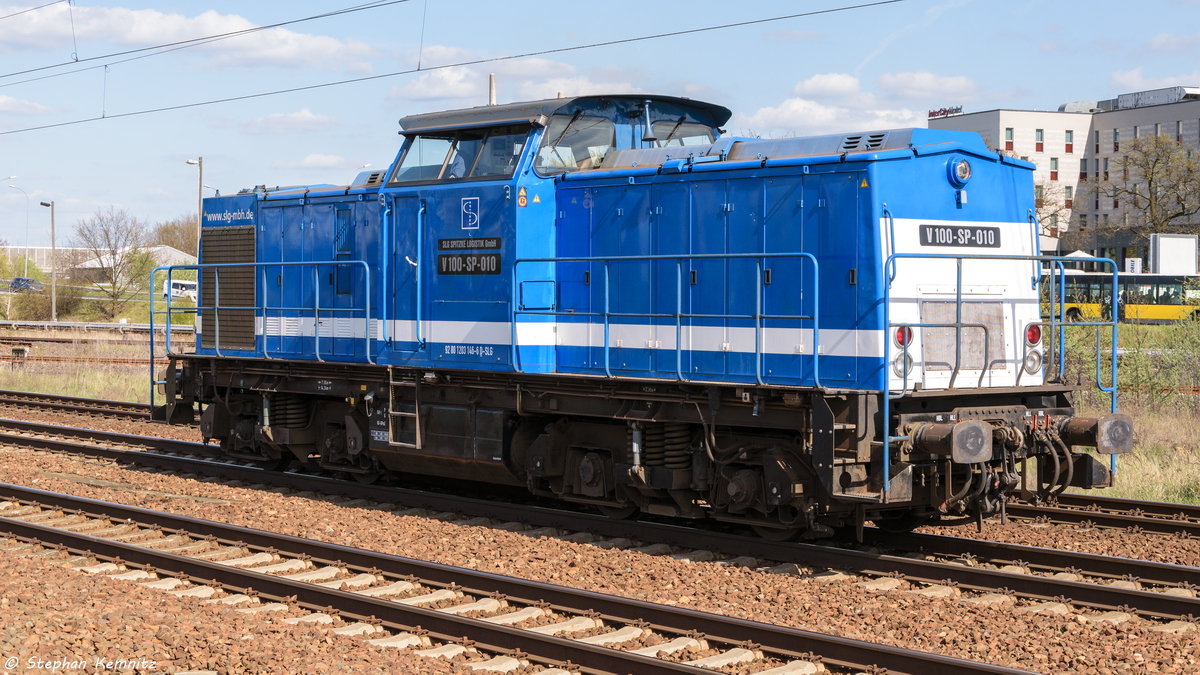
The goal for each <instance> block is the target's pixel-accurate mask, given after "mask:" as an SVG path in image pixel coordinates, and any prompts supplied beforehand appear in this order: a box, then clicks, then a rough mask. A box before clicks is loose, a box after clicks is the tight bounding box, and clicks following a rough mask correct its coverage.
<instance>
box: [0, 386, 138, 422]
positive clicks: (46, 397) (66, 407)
mask: <svg viewBox="0 0 1200 675" xmlns="http://www.w3.org/2000/svg"><path fill="white" fill-rule="evenodd" d="M0 406H2V407H16V408H32V409H35V410H52V411H56V412H70V413H85V414H89V415H103V416H105V417H118V418H122V419H132V420H144V421H149V420H150V406H148V405H146V404H145V403H130V402H129V401H106V400H99V399H90V398H79V397H75V396H58V395H55V394H31V393H29V392H24V391H7V390H0Z"/></svg>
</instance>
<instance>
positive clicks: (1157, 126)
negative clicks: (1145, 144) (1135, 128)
mask: <svg viewBox="0 0 1200 675" xmlns="http://www.w3.org/2000/svg"><path fill="white" fill-rule="evenodd" d="M1154 135H1155V136H1162V125H1161V124H1159V123H1158V122H1155V123H1154Z"/></svg>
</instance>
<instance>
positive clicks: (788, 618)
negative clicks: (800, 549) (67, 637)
mask: <svg viewBox="0 0 1200 675" xmlns="http://www.w3.org/2000/svg"><path fill="white" fill-rule="evenodd" d="M61 423H65V421H64V422H61ZM144 428H145V427H144V426H143V427H142V429H144ZM0 471H3V475H4V477H5V478H4V480H6V481H8V482H13V483H17V484H21V485H29V486H32V487H38V488H41V489H46V490H53V491H57V492H66V493H70V494H77V495H81V496H86V497H91V498H94V499H102V500H108V501H116V502H121V503H125V504H131V505H135V506H142V507H146V508H152V509H159V510H165V511H171V512H174V513H179V514H183V515H189V516H195V517H201V518H209V519H213V520H219V521H222V522H228V523H231V524H236V525H244V526H249V527H256V528H260V529H265V530H271V531H275V532H280V533H284V534H290V535H296V536H302V537H308V538H312V539H319V540H322V541H329V542H335V543H339V544H344V545H348V546H356V547H361V548H367V549H372V550H376V551H382V552H386V553H393V554H398V555H404V556H409V557H413V558H419V559H423V560H430V561H434V562H440V563H445V564H451V565H457V566H461V567H468V568H473V569H479V570H484V571H489V572H497V573H502V574H510V575H514V576H520V577H524V578H528V579H534V580H538V581H546V582H551V583H557V584H563V585H567V586H572V587H576V588H584V589H588V590H594V591H599V592H604V593H613V594H617V595H623V596H626V597H634V598H638V599H644V600H648V601H652V602H660V603H664V604H671V605H678V606H684V607H689V608H692V609H698V610H703V611H710V612H716V613H721V614H727V615H731V616H738V617H743V618H748V619H753V620H757V621H764V622H769V623H775V624H780V625H787V626H793V627H796V628H801V629H806V630H815V631H820V632H824V633H831V634H835V635H842V636H845V637H852V638H857V639H863V640H870V641H873V642H879V643H884V644H891V645H896V646H902V647H909V648H916V649H922V650H926V651H932V652H937V653H941V654H946V655H950V656H956V657H961V658H968V659H974V660H984V661H988V662H991V663H996V664H999V665H1005V666H1012V667H1018V668H1024V669H1028V670H1033V671H1037V672H1045V673H1064V672H1070V673H1088V674H1092V673H1096V674H1099V673H1127V672H1134V673H1139V672H1154V673H1200V644H1198V642H1200V641H1198V640H1197V633H1194V632H1192V633H1182V634H1174V633H1164V632H1157V631H1155V630H1153V629H1154V628H1156V627H1160V626H1161V622H1154V621H1148V620H1143V619H1137V618H1134V619H1132V620H1128V621H1124V622H1122V623H1119V624H1113V623H1109V622H1107V621H1101V622H1095V621H1093V620H1092V619H1094V618H1095V617H1096V616H1097V615H1099V614H1100V613H1099V612H1095V611H1091V610H1083V609H1080V608H1074V607H1071V606H1069V605H1065V606H1064V608H1065V612H1064V613H1034V612H1032V611H1029V610H1031V609H1032V610H1038V609H1039V605H1038V604H1037V603H1032V602H1027V601H1020V600H1019V601H1017V602H1015V603H1010V602H1007V601H1005V599H997V602H996V603H995V604H987V605H983V604H972V603H969V602H966V601H965V600H967V599H970V598H968V597H967V596H966V594H963V595H962V596H958V595H956V594H954V593H953V592H952V593H950V594H949V595H950V597H945V598H942V597H927V596H921V595H916V594H912V593H909V592H908V591H912V590H919V589H918V588H916V587H914V586H913V585H911V584H909V583H908V582H906V581H903V580H896V583H895V584H891V585H894V586H895V587H894V588H892V589H891V590H871V589H868V588H863V587H860V586H859V585H858V583H861V582H863V581H865V580H864V579H862V578H858V577H854V576H848V577H845V578H838V577H836V576H835V577H833V578H832V580H820V579H819V578H805V577H800V576H789V575H780V574H768V573H764V572H761V571H755V570H753V569H748V568H742V567H734V566H722V565H719V564H717V563H715V562H697V563H691V562H685V561H681V560H675V559H672V558H670V557H662V556H651V555H646V554H643V553H637V552H633V551H628V550H615V549H612V550H604V549H601V548H598V547H596V546H592V545H590V544H580V543H572V542H566V541H562V540H560V539H554V538H549V537H541V538H531V537H528V536H525V535H522V534H519V533H515V532H509V531H504V530H502V529H496V528H492V527H486V526H474V525H455V524H453V523H451V522H446V521H444V520H437V519H432V518H424V517H414V516H399V515H393V514H392V513H389V512H388V511H386V510H380V509H379V508H378V507H376V508H371V507H370V506H371V505H360V506H358V507H350V506H345V505H343V502H344V501H345V500H343V499H342V498H337V497H332V498H324V499H322V498H317V497H316V496H315V495H312V496H302V495H287V494H278V493H273V492H268V491H265V490H256V489H248V488H245V487H234V486H226V485H221V484H215V483H204V482H200V481H197V480H194V479H187V478H182V477H176V476H171V475H160V474H156V473H148V472H143V471H134V470H130V469H125V468H121V467H119V466H115V465H111V464H108V463H104V462H97V461H94V460H81V459H74V458H67V457H62V456H50V455H47V454H45V453H37V452H32V451H26V450H19V449H11V448H8V449H0ZM97 479H99V480H97ZM101 481H109V482H108V483H102V482H101ZM1024 530H1028V531H1030V532H1041V533H1042V534H1039V535H1030V536H1038V537H1040V538H1041V539H1040V541H1041V542H1042V543H1043V544H1046V543H1049V542H1056V543H1057V545H1058V546H1059V547H1063V546H1065V545H1070V546H1082V545H1083V544H1085V543H1086V542H1088V541H1090V540H1091V538H1093V537H1097V536H1099V534H1101V532H1100V531H1088V532H1081V531H1078V530H1077V529H1074V528H1062V527H1050V528H1040V529H1037V530H1033V529H1029V528H1023V527H1022V526H1021V525H1019V524H1016V523H1013V524H1010V525H1008V526H1001V525H999V524H996V525H991V524H989V525H988V526H987V528H986V529H985V535H989V536H991V537H992V538H1000V537H1001V536H1003V535H1004V534H1005V533H1012V534H1011V536H1013V537H1017V536H1018V533H1020V532H1022V531H1024ZM954 533H955V534H964V533H962V532H960V531H954ZM1108 536H1110V537H1111V538H1112V539H1114V541H1115V542H1116V543H1114V544H1112V545H1111V547H1110V549H1109V550H1106V551H1104V552H1105V553H1106V554H1110V555H1111V554H1120V553H1119V551H1120V550H1125V551H1129V552H1131V553H1133V552H1135V551H1136V552H1139V553H1141V554H1143V556H1142V557H1150V558H1154V559H1161V558H1158V557H1155V556H1162V557H1167V558H1169V560H1168V561H1169V562H1177V563H1182V564H1190V565H1196V564H1197V563H1198V562H1200V556H1198V555H1197V551H1196V548H1195V544H1196V542H1194V541H1190V540H1177V539H1173V538H1170V537H1158V536H1153V535H1140V539H1139V538H1138V537H1133V536H1128V535H1124V534H1121V533H1110V534H1109V535H1108ZM1135 539H1138V540H1139V541H1140V543H1135V542H1134V540H1135ZM1097 541H1099V540H1097ZM1019 543H1032V542H1031V541H1020V542H1019ZM1097 545H1099V544H1098V543H1097ZM1122 547H1124V548H1122ZM1097 552H1099V551H1097ZM0 563H2V564H4V565H5V566H6V567H8V565H9V562H8V561H7V560H6V559H0ZM40 584H41V582H40V581H39V582H38V585H40ZM1044 611H1047V612H1048V611H1050V610H1049V609H1046V610H1044ZM43 620H45V619H43ZM214 621H217V620H214ZM217 622H219V621H217ZM6 623H7V622H6ZM227 647H228V646H227ZM228 649H229V650H230V653H239V654H240V652H234V651H232V650H233V649H234V648H233V647H228ZM217 651H218V652H219V651H220V650H219V649H218V650H217ZM239 658H241V657H239ZM246 672H256V671H252V670H251V671H246ZM330 672H332V671H330ZM356 672H359V671H356ZM361 672H371V671H361ZM414 672H415V671H414Z"/></svg>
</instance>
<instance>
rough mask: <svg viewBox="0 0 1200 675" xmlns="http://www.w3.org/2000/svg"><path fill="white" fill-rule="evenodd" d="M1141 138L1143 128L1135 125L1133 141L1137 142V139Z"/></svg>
mask: <svg viewBox="0 0 1200 675" xmlns="http://www.w3.org/2000/svg"><path fill="white" fill-rule="evenodd" d="M1141 137H1142V128H1141V127H1140V126H1138V125H1136V124H1135V125H1133V140H1135V141H1136V140H1137V139H1139V138H1141Z"/></svg>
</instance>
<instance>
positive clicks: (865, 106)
mask: <svg viewBox="0 0 1200 675" xmlns="http://www.w3.org/2000/svg"><path fill="white" fill-rule="evenodd" d="M914 75H915V77H914ZM927 76H928V77H927ZM883 77H884V78H886V80H885V82H886V87H885V88H889V89H890V90H891V91H892V92H906V93H915V92H920V91H922V88H927V87H928V86H929V85H930V84H931V83H932V84H936V83H937V82H938V76H935V75H931V74H928V73H896V74H888V75H885V76H883ZM881 79H883V78H881ZM949 79H954V78H949ZM881 86H884V85H881ZM792 93H794V94H796V95H795V96H793V97H791V98H788V99H785V100H784V101H782V102H780V103H779V104H778V105H774V106H768V107H765V108H760V109H758V110H756V111H755V112H753V113H750V114H738V115H735V116H734V118H733V119H732V120H731V121H730V122H729V123H728V124H727V125H726V127H727V128H729V129H730V130H734V131H735V133H738V134H754V135H759V136H763V137H772V138H778V137H784V136H793V135H795V136H809V135H817V134H828V133H836V132H842V131H869V130H875V129H895V128H899V127H923V126H925V112H924V111H922V110H913V109H910V108H907V107H896V106H892V105H889V104H887V103H885V102H883V101H882V100H881V97H880V96H877V95H876V94H874V93H871V92H868V91H864V90H863V89H862V84H861V83H860V82H859V80H858V78H856V77H854V76H853V75H848V74H845V73H825V74H821V75H814V76H812V77H810V78H808V79H807V80H804V81H802V82H799V83H798V84H796V86H795V87H794V88H793V92H792Z"/></svg>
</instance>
